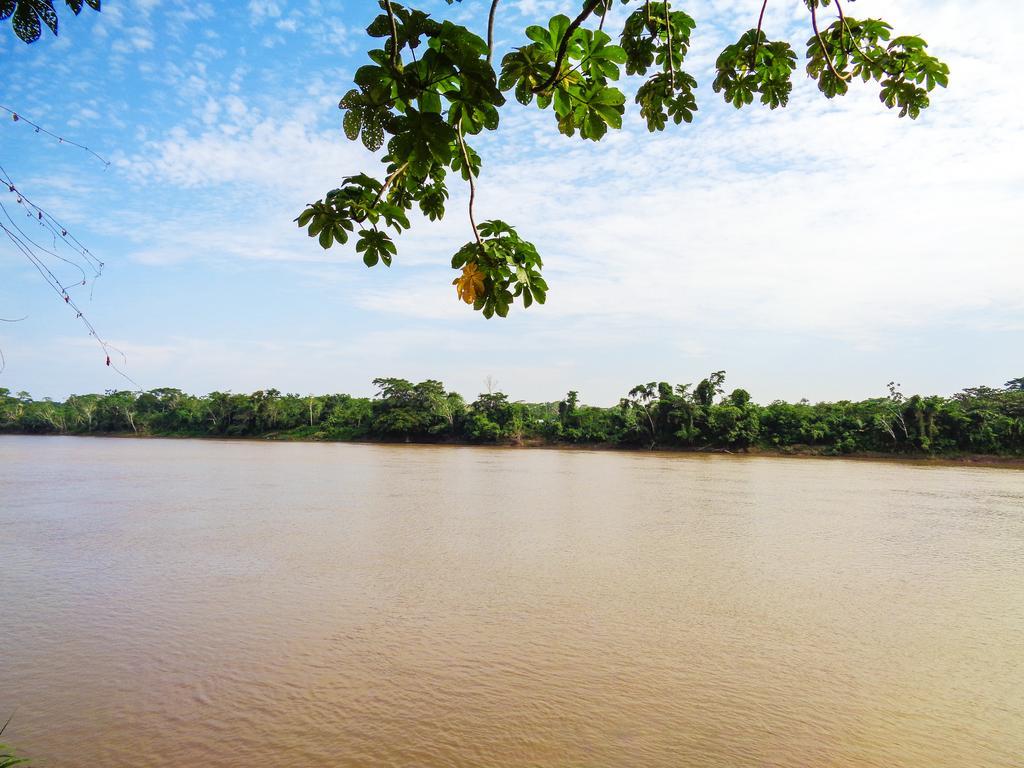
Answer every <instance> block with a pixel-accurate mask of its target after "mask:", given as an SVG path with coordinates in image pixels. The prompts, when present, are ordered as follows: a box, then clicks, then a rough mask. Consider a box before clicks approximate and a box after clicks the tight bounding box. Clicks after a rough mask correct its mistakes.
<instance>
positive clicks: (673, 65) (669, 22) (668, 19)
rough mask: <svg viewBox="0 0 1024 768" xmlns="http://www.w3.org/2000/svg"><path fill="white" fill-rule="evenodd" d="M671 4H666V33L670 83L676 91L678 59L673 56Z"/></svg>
mask: <svg viewBox="0 0 1024 768" xmlns="http://www.w3.org/2000/svg"><path fill="white" fill-rule="evenodd" d="M668 8H669V3H668V0H666V2H665V31H666V33H667V34H668V41H667V42H668V82H669V85H670V86H671V87H672V90H673V91H674V90H675V89H676V59H675V56H674V55H673V54H672V19H671V17H669V14H668Z"/></svg>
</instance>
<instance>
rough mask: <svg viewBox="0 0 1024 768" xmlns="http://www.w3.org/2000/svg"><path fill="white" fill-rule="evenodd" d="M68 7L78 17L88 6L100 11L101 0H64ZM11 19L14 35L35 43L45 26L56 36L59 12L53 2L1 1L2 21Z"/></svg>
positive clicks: (31, 0) (45, 0)
mask: <svg viewBox="0 0 1024 768" xmlns="http://www.w3.org/2000/svg"><path fill="white" fill-rule="evenodd" d="M64 2H65V4H66V5H67V7H68V8H69V9H70V10H71V12H72V13H74V14H75V16H77V15H78V14H80V13H81V12H82V8H83V7H84V6H85V5H88V6H89V7H90V8H92V9H93V10H94V11H98V10H99V9H100V0H64ZM7 19H11V25H12V26H13V27H14V34H16V35H17V36H18V37H19V38H21V39H22V40H23V41H24V42H26V43H34V42H35V41H36V40H38V39H39V37H40V36H41V35H42V33H43V25H45V26H46V27H47V28H49V30H50V31H51V32H52V33H53V34H54V35H56V34H57V28H58V18H57V11H56V9H55V8H54V7H53V0H0V21H6V20H7Z"/></svg>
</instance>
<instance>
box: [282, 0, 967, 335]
mask: <svg viewBox="0 0 1024 768" xmlns="http://www.w3.org/2000/svg"><path fill="white" fill-rule="evenodd" d="M455 1H456V0H448V3H449V4H451V3H452V2H455ZM802 2H803V4H804V6H805V7H806V9H807V11H808V13H809V14H810V22H811V27H812V30H813V32H814V34H813V35H812V36H811V37H810V39H809V40H808V43H807V60H806V71H807V74H808V76H810V77H811V78H813V79H814V80H815V81H816V82H817V84H818V87H819V89H820V90H821V91H822V93H824V95H825V96H827V97H828V98H833V97H835V96H838V95H842V94H845V93H846V92H847V91H848V90H849V84H850V82H851V81H852V80H854V79H857V78H859V79H861V80H863V81H864V82H867V81H871V80H874V81H876V82H877V83H878V84H879V87H880V99H881V101H882V103H883V104H885V105H886V106H887V107H889V108H896V109H898V110H899V114H900V116H901V117H904V116H907V117H910V118H912V119H913V118H916V117H918V115H919V114H920V112H921V110H923V109H925V108H926V107H927V106H928V105H929V96H928V94H929V92H930V91H932V90H933V89H934V88H935V87H937V86H941V87H945V86H946V85H947V84H948V78H949V68H948V66H946V65H945V64H944V63H942V62H941V61H939V60H938V59H936V58H935V57H933V56H931V55H930V54H928V53H927V45H926V43H925V42H924V40H923V39H921V38H919V37H916V36H902V37H895V38H893V37H892V36H891V27H890V26H889V25H888V24H887V23H886V22H884V21H881V20H877V19H867V20H857V19H852V18H849V17H847V16H845V14H844V13H843V11H842V8H841V6H840V2H839V0H802ZM622 3H623V4H626V5H628V4H630V3H633V4H634V7H633V9H632V10H631V12H630V13H629V14H628V16H627V17H626V19H625V21H624V23H623V26H622V29H621V32H620V33H619V35H618V40H617V41H613V37H612V35H610V34H609V33H608V32H606V31H605V30H604V23H605V21H606V17H607V14H608V12H609V11H610V10H611V8H612V6H613V4H614V0H583V8H582V10H581V11H580V12H579V14H578V15H577V16H576V17H575V18H570V17H569V16H566V15H564V14H557V15H555V16H552V17H551V18H550V19H549V20H548V21H547V23H546V24H543V25H541V24H535V25H530V26H528V27H527V28H526V29H525V37H526V42H525V43H524V44H522V45H520V46H519V47H515V48H513V49H512V50H511V51H509V52H508V53H507V54H506V55H505V56H504V57H503V58H502V60H501V65H500V68H499V71H495V68H494V66H492V63H491V61H492V56H493V54H494V51H493V50H492V49H491V44H490V43H489V42H485V41H484V40H483V39H482V38H481V37H479V36H477V35H475V34H474V33H472V32H471V31H470V30H468V29H467V28H465V27H463V26H461V25H458V24H455V23H452V22H450V21H447V20H445V21H438V20H436V19H434V18H432V17H431V16H430V15H429V14H427V13H424V12H422V11H420V10H416V9H412V8H406V7H404V6H401V5H399V4H397V3H393V2H390V0H380V2H379V4H380V7H381V10H382V13H381V14H380V15H378V16H377V17H376V18H375V19H374V20H373V22H372V23H371V24H370V26H369V27H368V28H367V35H368V36H369V37H370V38H371V39H373V40H378V41H380V45H379V47H377V48H375V49H374V50H371V51H370V52H369V59H370V63H368V64H367V65H365V66H363V67H360V68H359V69H358V70H357V71H356V73H355V87H354V88H352V89H351V90H349V91H348V92H347V93H346V94H345V95H344V96H343V98H342V99H341V101H340V103H339V107H340V108H341V109H342V110H343V112H344V117H343V120H342V125H343V128H344V131H345V134H346V136H348V138H349V139H351V140H353V141H355V140H361V141H362V143H363V145H364V146H365V147H366V148H367V149H368V150H370V151H372V152H380V153H381V161H382V162H383V163H384V165H385V166H386V168H387V176H386V178H385V179H384V180H383V181H377V180H375V179H372V178H371V177H369V176H366V175H360V176H355V177H349V178H347V179H345V180H344V181H343V183H342V186H341V187H339V188H338V189H335V190H332V191H331V192H330V193H328V194H327V195H326V196H325V197H324V199H322V200H320V201H318V202H316V203H313V204H311V205H310V206H308V207H307V209H306V210H305V211H304V212H303V213H302V214H301V215H300V216H299V218H298V219H297V222H298V223H299V225H300V226H303V227H307V228H308V232H309V234H310V236H313V237H317V238H318V239H319V242H320V244H321V245H322V246H323V247H324V248H329V247H331V246H332V245H333V244H334V243H338V242H340V243H345V242H347V240H348V238H349V237H350V236H351V235H352V234H353V233H356V232H358V234H356V237H357V245H356V250H357V252H358V253H360V254H362V256H363V260H364V262H365V263H366V264H367V265H368V266H373V265H376V264H378V263H380V262H383V263H384V264H385V265H387V266H390V265H391V263H392V260H393V257H394V256H395V255H396V254H397V249H396V247H395V244H394V242H393V240H392V237H391V234H389V233H388V232H385V231H384V230H392V231H394V232H395V233H398V232H401V231H402V230H403V229H405V228H407V227H408V226H409V220H408V216H407V214H408V212H409V211H411V210H412V209H413V208H414V207H418V208H419V210H420V212H421V213H422V214H423V215H424V216H426V217H427V218H429V219H431V220H437V219H440V218H442V217H443V216H444V215H445V212H446V203H447V200H448V198H449V190H448V187H447V174H448V172H450V171H454V172H456V173H457V174H458V175H459V176H461V178H462V180H463V181H466V182H468V183H469V186H470V203H469V219H470V225H471V228H472V230H473V239H472V240H470V241H469V242H468V243H466V245H464V246H463V247H462V248H460V249H459V251H458V252H457V253H456V254H455V256H454V257H453V259H452V267H453V268H455V269H458V270H461V273H460V274H459V275H458V276H457V277H456V278H455V279H454V280H453V281H452V283H453V285H454V286H455V289H456V294H457V296H458V298H459V299H461V300H462V301H464V302H465V303H467V304H469V305H471V306H473V307H474V308H475V309H477V310H479V311H481V312H482V313H483V314H484V315H485V316H486V317H492V316H493V315H495V314H496V315H498V316H500V317H504V316H505V315H506V314H507V312H508V309H509V306H511V304H512V303H514V301H515V300H516V299H519V300H521V301H522V303H523V305H524V306H526V307H529V306H530V305H531V304H532V303H533V302H534V301H536V302H538V303H543V301H544V298H545V296H546V291H547V286H546V284H545V283H544V282H543V278H541V277H540V270H541V266H542V265H541V260H540V257H539V256H538V255H537V252H536V249H535V248H534V246H533V245H532V244H530V243H528V242H526V241H525V240H523V239H522V238H521V237H520V236H519V235H518V233H517V232H516V231H515V229H514V228H512V227H511V226H509V225H508V224H505V223H503V222H500V221H488V222H485V223H484V224H482V225H481V226H480V227H479V228H478V227H477V226H476V224H475V216H474V211H473V206H474V201H475V192H476V186H475V185H476V180H477V179H478V178H479V176H480V172H481V166H482V161H481V157H480V155H479V154H478V153H477V152H476V150H475V149H474V148H473V147H472V146H471V145H470V143H469V142H468V141H467V139H472V138H473V137H476V136H479V135H480V134H482V133H483V132H485V131H495V130H497V129H498V127H499V122H500V115H499V110H500V109H501V108H502V106H503V105H504V104H505V96H504V93H508V92H511V93H512V94H513V96H514V97H515V99H516V101H518V102H519V103H520V104H523V105H531V104H536V106H537V107H538V108H540V109H542V110H547V109H549V108H550V109H551V110H552V111H553V113H554V116H555V121H556V126H557V129H558V131H559V132H560V133H562V134H564V135H566V136H575V135H577V134H578V135H579V136H580V137H581V138H583V139H586V140H590V141H599V140H601V139H602V138H604V137H605V136H606V135H607V134H608V132H609V130H612V129H619V128H621V126H622V119H623V115H624V113H625V102H626V94H625V92H624V91H623V90H622V89H621V88H620V87H619V83H620V81H621V80H622V79H623V77H624V76H626V77H636V78H643V80H642V82H640V83H639V84H638V85H637V87H636V92H635V97H634V101H635V103H636V104H637V105H638V106H639V111H640V115H641V117H642V118H643V119H644V120H645V122H646V124H647V128H648V130H649V131H651V132H655V131H661V130H664V129H665V127H666V125H667V124H668V122H669V121H670V120H671V121H672V122H674V123H675V124H677V125H678V124H681V123H684V122H685V123H689V122H691V121H692V120H693V119H694V114H695V113H696V111H697V100H696V96H695V91H696V88H697V80H696V79H695V78H694V77H693V76H692V75H690V74H689V73H688V72H686V71H685V70H684V69H683V66H684V62H685V58H686V56H687V54H688V52H689V49H690V44H691V34H692V32H693V31H694V29H695V28H696V26H697V25H696V21H695V20H694V19H693V17H691V16H690V15H689V14H688V13H686V12H685V11H683V10H681V9H679V8H678V7H676V5H675V4H674V3H672V2H671V0H662V1H661V2H655V1H654V0H622ZM496 8H497V6H496V5H494V6H492V9H491V10H492V13H493V12H494V10H495V9H496ZM824 9H832V10H834V11H835V12H836V15H837V16H838V18H837V19H836V20H835V21H834V22H833V23H831V24H830V25H829V26H827V27H825V28H824V29H823V30H822V29H821V28H820V27H819V23H818V15H819V13H820V12H821V11H823V10H824ZM763 19H764V14H763V12H762V15H761V18H760V19H759V20H758V25H757V27H756V28H753V29H750V30H748V31H746V32H744V33H743V35H742V36H741V37H740V38H739V40H737V42H735V43H733V44H731V45H728V46H726V48H725V49H724V50H723V51H722V52H721V54H720V55H719V56H718V58H717V61H716V76H715V80H714V83H713V87H714V90H715V91H716V92H717V93H721V94H722V97H723V98H724V99H725V101H726V102H728V103H730V104H733V105H734V106H735V107H736V108H742V107H744V106H746V105H749V104H752V103H753V102H754V100H755V99H757V100H758V101H759V102H760V103H761V104H762V105H765V106H767V107H769V108H770V109H772V110H775V109H779V108H782V107H786V106H787V105H788V104H789V100H790V96H791V94H792V90H793V82H792V77H793V72H794V71H795V70H796V68H797V55H796V52H795V51H794V49H793V47H792V46H791V45H790V43H788V42H786V41H784V40H772V39H770V38H769V36H768V34H767V33H766V31H764V30H763V29H762V22H763ZM489 40H490V30H489Z"/></svg>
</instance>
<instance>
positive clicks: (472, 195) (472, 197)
mask: <svg viewBox="0 0 1024 768" xmlns="http://www.w3.org/2000/svg"><path fill="white" fill-rule="evenodd" d="M455 135H456V136H457V137H458V139H459V149H460V150H462V162H463V163H465V165H466V175H467V176H469V223H470V224H471V225H472V226H473V237H475V238H476V244H477V245H479V246H480V248H481V249H482V248H483V247H484V241H483V240H481V239H480V231H479V230H478V229H477V228H476V218H475V217H474V215H473V203H474V202H476V182H475V181H473V166H472V165H470V164H469V152H467V151H466V141H465V139H463V138H462V121H461V120H459V124H458V125H457V126H456V128H455Z"/></svg>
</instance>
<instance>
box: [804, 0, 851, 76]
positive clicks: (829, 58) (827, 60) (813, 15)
mask: <svg viewBox="0 0 1024 768" xmlns="http://www.w3.org/2000/svg"><path fill="white" fill-rule="evenodd" d="M811 26H812V27H813V28H814V36H815V37H816V38H818V45H820V46H821V54H822V55H823V56H824V57H825V63H826V64H828V68H829V71H830V72H831V73H832V74H833V75H835V76H836V77H838V78H839V79H840V80H843V81H844V82H845V81H849V80H850V79H852V78H853V75H841V74H839V70H838V69H836V65H835V63H834V62H833V61H832V56H831V54H829V52H828V48H826V47H825V41H824V40H823V39H822V38H821V32H819V31H818V13H817V10H816V6H815V3H811Z"/></svg>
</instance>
